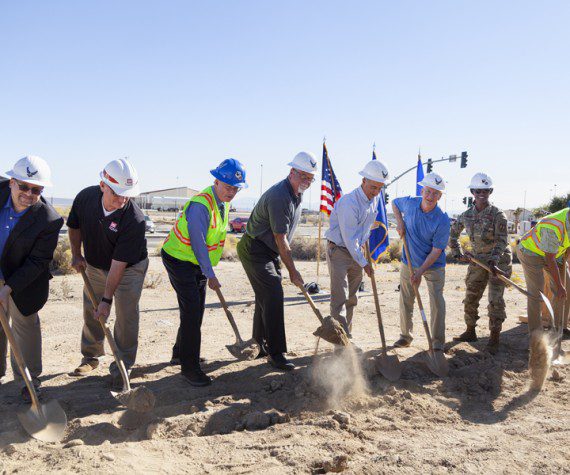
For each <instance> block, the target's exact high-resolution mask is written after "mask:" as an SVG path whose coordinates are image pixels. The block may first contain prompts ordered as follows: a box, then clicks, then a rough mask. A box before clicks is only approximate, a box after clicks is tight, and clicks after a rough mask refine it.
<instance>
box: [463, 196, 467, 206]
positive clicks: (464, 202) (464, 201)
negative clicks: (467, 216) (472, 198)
mask: <svg viewBox="0 0 570 475" xmlns="http://www.w3.org/2000/svg"><path fill="white" fill-rule="evenodd" d="M463 204H464V205H466V204H467V196H464V197H463Z"/></svg>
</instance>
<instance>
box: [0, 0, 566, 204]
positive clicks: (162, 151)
mask: <svg viewBox="0 0 570 475" xmlns="http://www.w3.org/2000/svg"><path fill="white" fill-rule="evenodd" d="M569 24H570V2H568V1H549V2H536V1H534V2H531V1H500V2H497V1H477V2H474V1H472V2H467V1H426V0H421V1H420V0H418V1H398V2H395V1H367V2H364V1H362V2H361V1H351V2H346V1H287V2H276V1H267V0H265V1H237V0H233V1H229V0H228V1H218V2H192V1H166V2H157V1H153V2H150V1H141V0H137V1H125V0H122V1H101V0H98V1H96V2H86V1H63V0H60V1H57V0H50V1H25V2H3V3H2V6H1V7H0V51H1V58H2V59H1V61H0V68H1V74H0V150H1V153H2V155H1V156H2V166H3V167H4V169H8V168H9V167H10V166H11V165H12V163H13V162H14V161H15V160H16V159H18V158H20V157H21V156H23V155H25V154H37V155H41V156H43V157H44V158H46V159H47V160H48V161H49V163H50V165H51V166H52V170H53V174H54V181H55V184H56V186H55V187H54V189H53V191H51V192H48V195H51V194H53V195H55V196H57V197H73V196H74V195H75V193H77V192H78V191H79V190H80V189H82V188H83V187H85V186H88V185H90V184H94V183H97V182H98V172H99V171H100V170H101V168H102V167H103V166H104V164H105V163H106V162H108V161H110V160H112V159H114V158H120V157H124V156H129V157H130V159H131V161H132V162H133V163H134V164H135V166H136V167H137V169H138V170H139V174H140V180H141V183H142V189H143V190H152V189H159V188H167V187H170V186H176V185H177V184H180V185H187V186H190V187H193V188H202V187H205V186H207V185H208V184H209V183H210V182H211V178H210V176H209V174H208V170H209V169H210V168H212V167H214V166H215V165H216V164H217V163H219V162H220V161H221V160H222V159H224V158H227V157H230V156H231V157H235V158H237V159H239V160H241V161H242V162H243V163H245V164H246V166H247V167H248V172H249V181H250V184H251V186H250V188H249V189H248V190H246V191H244V192H243V197H248V196H256V195H257V194H258V193H259V168H260V167H259V165H260V164H261V163H263V164H264V177H263V181H264V187H266V186H267V185H268V184H271V183H273V182H275V181H277V180H279V179H280V178H282V177H283V176H285V174H286V173H287V167H286V163H287V162H288V161H289V160H290V159H291V158H292V156H293V155H294V154H295V153H296V152H298V151H299V150H303V149H307V150H311V151H313V152H314V153H316V154H317V155H318V156H319V157H320V154H321V144H322V138H323V136H325V135H326V137H327V145H328V148H329V152H330V155H331V158H332V161H333V165H334V167H335V170H336V172H337V174H338V175H339V179H340V181H341V184H342V186H343V188H344V189H345V190H346V191H348V190H350V189H352V188H353V187H355V186H357V184H358V183H359V177H358V175H357V172H358V171H359V169H360V168H361V167H362V166H363V165H364V163H365V162H366V161H367V160H369V158H370V156H371V149H372V144H373V142H376V145H377V151H378V153H379V156H380V158H381V159H383V160H385V161H386V163H387V164H388V166H389V167H390V169H391V171H392V173H393V174H396V173H397V172H399V171H401V170H402V169H404V168H407V167H409V166H411V165H413V163H414V162H415V160H416V157H417V151H418V147H421V149H422V155H423V156H424V157H425V158H427V157H428V156H431V157H433V158H439V157H441V156H444V155H449V154H450V153H460V152H461V151H462V150H467V151H468V152H469V166H468V168H467V169H465V170H460V169H459V164H454V165H453V164H452V165H449V164H446V165H443V166H439V167H436V171H439V172H440V173H442V174H443V175H444V177H445V178H446V179H447V181H448V189H449V193H448V195H447V207H448V209H449V208H451V203H452V201H453V202H454V203H455V204H454V208H459V207H460V206H459V201H460V199H461V197H463V196H464V195H465V194H466V186H467V184H468V181H469V178H470V177H471V175H472V174H473V173H475V172H476V171H485V172H487V173H489V174H490V175H491V176H492V177H493V178H494V180H495V183H496V185H495V190H496V191H495V195H494V198H495V202H496V203H497V204H498V205H500V206H503V207H515V206H522V204H523V198H524V191H525V190H527V200H526V203H527V205H528V206H537V205H539V204H541V203H543V202H545V201H547V200H548V199H549V197H550V196H551V195H552V191H553V189H554V185H555V184H556V185H557V191H558V192H559V193H562V192H568V191H570V183H569V181H570V180H569V179H570V166H569V158H570V153H569V150H570V134H569V131H570V119H569V111H570V95H569V85H570V61H569V60H568V58H569V57H570V51H569V50H570V28H569V27H568V25H569ZM2 171H4V170H2ZM177 177H179V178H178V179H177ZM413 186H414V180H413V179H412V178H411V177H410V179H406V180H401V182H400V184H399V186H398V194H399V195H402V194H405V193H411V192H412V190H413ZM318 187H319V186H318V183H315V184H314V185H313V190H312V193H311V196H312V202H313V206H316V203H317V197H318ZM395 192H396V189H395V186H394V188H393V189H392V190H391V193H390V194H391V196H392V197H395ZM307 195H308V193H307ZM307 198H308V196H307Z"/></svg>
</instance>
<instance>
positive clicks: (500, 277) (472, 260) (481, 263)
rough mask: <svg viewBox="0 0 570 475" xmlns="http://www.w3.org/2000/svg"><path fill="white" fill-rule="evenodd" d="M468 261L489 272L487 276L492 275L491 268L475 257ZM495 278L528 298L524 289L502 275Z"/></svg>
mask: <svg viewBox="0 0 570 475" xmlns="http://www.w3.org/2000/svg"><path fill="white" fill-rule="evenodd" d="M469 259H470V260H471V262H473V263H475V264H477V265H478V266H479V267H482V268H483V269H485V270H486V271H487V272H489V274H492V273H493V271H492V270H491V268H490V267H489V266H488V265H486V264H484V263H483V262H481V261H480V260H478V259H476V258H475V257H470V258H469ZM497 277H498V278H499V279H500V280H502V281H503V282H504V283H505V284H506V285H512V286H513V287H514V288H515V289H517V290H518V291H520V292H522V293H523V294H524V295H526V296H527V297H529V296H530V294H529V293H528V291H527V290H526V289H523V288H522V287H521V286H520V285H517V284H515V283H514V282H513V281H512V280H511V279H509V278H507V277H505V276H504V275H502V274H497Z"/></svg>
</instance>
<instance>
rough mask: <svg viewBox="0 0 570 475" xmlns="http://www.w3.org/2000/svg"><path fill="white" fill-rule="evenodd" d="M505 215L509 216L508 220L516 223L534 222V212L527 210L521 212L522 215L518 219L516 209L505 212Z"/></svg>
mask: <svg viewBox="0 0 570 475" xmlns="http://www.w3.org/2000/svg"><path fill="white" fill-rule="evenodd" d="M504 211H505V214H506V215H507V220H509V221H512V222H513V223H514V222H521V221H532V220H533V219H534V214H533V213H532V211H530V210H528V209H525V210H523V211H521V213H520V215H519V216H518V219H517V217H516V216H515V211H516V210H514V209H506V210H504Z"/></svg>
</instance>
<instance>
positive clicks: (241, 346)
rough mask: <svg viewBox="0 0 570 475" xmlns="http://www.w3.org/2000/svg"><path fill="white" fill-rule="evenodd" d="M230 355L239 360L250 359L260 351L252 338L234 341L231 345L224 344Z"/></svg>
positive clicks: (255, 356)
mask: <svg viewBox="0 0 570 475" xmlns="http://www.w3.org/2000/svg"><path fill="white" fill-rule="evenodd" d="M226 348H227V349H228V351H229V352H230V353H231V355H232V356H233V357H234V358H236V359H238V360H241V361H250V360H254V359H255V358H257V356H258V355H259V352H260V348H259V345H258V344H257V342H256V341H255V340H254V339H253V338H252V339H251V340H247V341H242V342H241V343H240V342H235V343H234V344H233V345H226Z"/></svg>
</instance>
